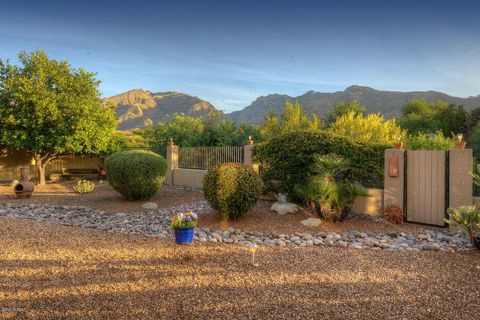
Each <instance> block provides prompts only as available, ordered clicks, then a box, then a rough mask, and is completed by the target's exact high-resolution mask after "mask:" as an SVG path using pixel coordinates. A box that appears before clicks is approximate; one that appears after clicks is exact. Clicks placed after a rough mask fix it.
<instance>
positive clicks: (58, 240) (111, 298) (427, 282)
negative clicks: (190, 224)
mask: <svg viewBox="0 0 480 320" xmlns="http://www.w3.org/2000/svg"><path fill="white" fill-rule="evenodd" d="M0 243H1V244H2V245H1V246H0V318H2V317H4V318H9V317H11V318H13V317H14V316H16V317H17V318H20V319H22V318H35V319H40V318H41V319H51V318H69V319H80V318H81V319H87V318H88V319H112V318H117V319H346V318H348V319H425V318H429V319H453V318H455V319H478V315H479V314H480V303H479V299H480V281H479V276H480V254H479V253H478V252H464V253H443V252H385V251H372V250H364V251H359V250H354V249H340V248H329V247H324V248H323V247H322V248H318V247H316V248H278V247H277V248H266V247H263V248H260V249H259V251H258V263H259V266H258V267H254V266H252V265H251V262H250V259H251V256H250V253H249V252H248V251H247V250H246V248H244V247H242V246H237V245H231V246H220V245H202V246H178V245H173V244H172V243H171V242H169V241H165V240H159V239H157V238H153V237H147V236H138V235H123V234H107V233H102V232H98V231H94V230H86V229H80V228H75V227H65V226H57V225H49V224H42V223H35V222H29V221H18V220H11V219H8V218H0Z"/></svg>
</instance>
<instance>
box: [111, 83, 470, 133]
mask: <svg viewBox="0 0 480 320" xmlns="http://www.w3.org/2000/svg"><path fill="white" fill-rule="evenodd" d="M411 99H424V100H426V101H429V102H435V101H438V100H443V101H446V102H448V103H455V104H462V105H463V106H464V107H465V109H466V110H472V109H474V108H478V107H480V95H477V96H475V97H468V98H459V97H454V96H450V95H448V94H445V93H442V92H438V91H411V92H400V91H382V90H376V89H373V88H370V87H364V86H356V85H354V86H350V87H348V88H346V89H345V90H344V91H337V92H331V93H326V92H316V91H308V92H306V93H305V94H303V95H301V96H297V97H292V96H288V95H283V94H269V95H266V96H261V97H258V98H257V99H256V100H255V101H253V102H252V103H251V104H250V105H249V106H247V107H245V108H244V109H242V110H239V111H234V112H232V113H229V114H225V116H226V117H227V118H229V119H233V120H235V121H237V122H241V121H244V122H247V123H260V122H262V121H263V120H264V116H265V114H266V113H268V112H273V113H275V114H280V113H281V111H282V109H283V106H284V104H285V101H287V100H288V101H291V102H295V100H298V102H299V103H300V104H301V105H302V107H303V109H304V110H305V112H306V113H307V114H317V115H318V116H320V117H323V116H324V115H325V114H326V113H327V112H329V111H330V110H331V109H332V108H333V107H334V106H335V104H336V103H338V102H350V101H352V100H356V101H358V103H360V104H361V105H363V106H365V107H366V111H367V113H377V112H380V113H381V114H383V115H384V116H385V117H386V118H391V117H395V116H399V115H400V113H401V109H402V107H403V105H405V103H406V102H407V101H408V100H411ZM105 100H106V101H110V102H111V103H113V104H114V105H116V106H117V116H118V120H119V129H120V130H131V129H133V128H144V127H146V126H148V125H151V124H156V123H158V122H159V121H168V120H169V119H170V118H171V117H172V116H173V114H175V113H183V114H186V115H189V116H195V117H205V116H206V115H208V113H209V112H210V111H211V110H214V109H215V107H214V106H213V105H212V104H211V103H210V102H208V101H205V100H202V99H200V98H198V97H193V96H190V95H188V94H184V93H178V92H157V93H152V92H149V91H145V90H141V89H135V90H131V91H128V92H126V93H122V94H119V95H117V96H114V97H110V98H106V99H105Z"/></svg>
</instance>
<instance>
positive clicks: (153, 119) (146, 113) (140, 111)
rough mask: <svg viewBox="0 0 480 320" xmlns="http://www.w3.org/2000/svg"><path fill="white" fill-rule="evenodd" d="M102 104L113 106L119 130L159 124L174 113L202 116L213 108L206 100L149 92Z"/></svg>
mask: <svg viewBox="0 0 480 320" xmlns="http://www.w3.org/2000/svg"><path fill="white" fill-rule="evenodd" d="M105 101H109V102H112V103H113V104H114V105H115V106H116V107H117V117H118V121H119V126H118V129H119V130H132V129H134V128H144V127H146V126H148V125H150V124H157V123H158V122H159V121H166V120H168V119H169V118H171V117H172V116H173V114H175V113H182V114H186V115H189V116H194V117H205V116H206V115H207V114H208V113H209V111H210V110H213V109H215V107H214V106H213V105H212V104H210V102H208V101H204V100H202V99H199V98H197V97H193V96H190V95H188V94H184V93H179V92H157V93H153V92H149V91H145V90H142V89H135V90H131V91H128V92H125V93H122V94H119V95H116V96H113V97H110V98H106V99H105Z"/></svg>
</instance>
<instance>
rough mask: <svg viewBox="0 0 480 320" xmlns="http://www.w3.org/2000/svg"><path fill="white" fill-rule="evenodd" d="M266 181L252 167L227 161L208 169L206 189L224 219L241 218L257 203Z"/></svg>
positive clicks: (208, 199) (212, 203) (204, 189)
mask: <svg viewBox="0 0 480 320" xmlns="http://www.w3.org/2000/svg"><path fill="white" fill-rule="evenodd" d="M262 190H263V182H262V180H261V179H260V178H259V177H258V174H257V173H256V172H255V171H253V169H252V168H251V167H250V166H246V165H242V164H234V163H225V164H221V165H218V166H215V167H213V168H211V169H209V170H208V172H207V174H206V175H205V177H204V179H203V192H204V194H205V199H207V201H208V203H209V204H210V206H211V207H212V208H213V209H214V210H215V211H217V213H218V215H219V217H220V218H224V219H225V218H230V219H238V218H240V217H242V216H243V215H245V214H246V213H247V212H248V211H249V210H250V209H251V208H253V206H254V205H255V204H256V203H257V201H258V199H259V198H260V195H261V194H262Z"/></svg>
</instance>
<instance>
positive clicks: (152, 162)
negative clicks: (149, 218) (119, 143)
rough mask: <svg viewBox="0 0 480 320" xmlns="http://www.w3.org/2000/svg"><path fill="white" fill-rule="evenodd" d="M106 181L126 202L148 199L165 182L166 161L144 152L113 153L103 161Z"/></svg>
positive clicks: (151, 153) (156, 155) (158, 156)
mask: <svg viewBox="0 0 480 320" xmlns="http://www.w3.org/2000/svg"><path fill="white" fill-rule="evenodd" d="M105 169H106V171H107V180H108V182H109V183H110V184H111V185H112V187H113V188H114V189H115V190H117V191H118V192H120V193H121V194H122V195H124V196H125V197H126V198H127V199H128V200H143V199H148V198H150V197H152V196H154V195H155V193H157V191H158V190H159V189H160V187H161V186H162V184H163V182H164V180H165V173H166V171H167V161H166V160H165V159H164V158H162V157H161V156H160V155H158V154H156V153H154V152H151V151H145V150H131V151H122V152H118V153H115V154H113V155H111V156H110V157H108V158H107V159H106V160H105Z"/></svg>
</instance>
